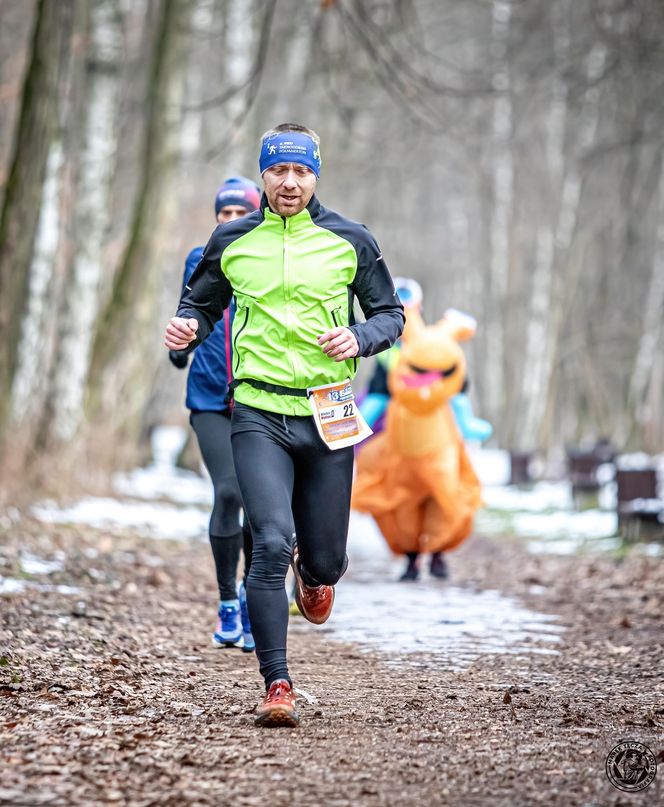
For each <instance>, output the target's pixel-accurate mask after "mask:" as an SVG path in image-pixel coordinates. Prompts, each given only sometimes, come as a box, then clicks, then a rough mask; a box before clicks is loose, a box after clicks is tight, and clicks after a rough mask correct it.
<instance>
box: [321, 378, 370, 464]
mask: <svg viewBox="0 0 664 807" xmlns="http://www.w3.org/2000/svg"><path fill="white" fill-rule="evenodd" d="M307 395H308V397H309V405H310V406H311V411H312V413H313V416H314V421H315V422H316V428H317V429H318V434H320V437H321V440H322V441H323V442H324V443H325V445H326V446H327V447H328V448H330V449H332V451H336V449H338V448H346V446H354V445H355V444H356V443H361V442H362V440H365V439H366V438H367V437H369V436H370V435H372V434H373V432H372V431H371V429H370V428H369V425H368V424H367V422H366V420H365V419H364V418H363V417H362V415H361V413H360V410H359V409H358V408H357V404H356V402H355V395H354V394H353V388H352V386H351V383H350V380H349V379H346V381H341V382H340V383H337V384H323V385H322V386H320V387H309V389H308V390H307Z"/></svg>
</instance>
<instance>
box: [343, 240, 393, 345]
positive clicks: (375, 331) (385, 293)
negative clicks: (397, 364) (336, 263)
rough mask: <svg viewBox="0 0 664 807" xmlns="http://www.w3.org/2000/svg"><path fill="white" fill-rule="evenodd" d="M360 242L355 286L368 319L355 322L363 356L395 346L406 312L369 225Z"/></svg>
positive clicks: (357, 249)
mask: <svg viewBox="0 0 664 807" xmlns="http://www.w3.org/2000/svg"><path fill="white" fill-rule="evenodd" d="M363 230H364V232H363V237H361V238H360V239H359V240H358V241H357V242H356V246H355V249H356V251H357V272H356V274H355V280H354V281H353V283H352V285H351V289H352V291H353V293H354V294H355V296H356V297H357V299H358V302H359V303H360V308H361V309H362V311H363V313H364V316H365V317H366V318H367V321H366V322H362V323H358V324H356V325H351V326H350V330H351V331H352V332H353V333H354V334H355V338H356V339H357V342H358V345H359V347H360V350H359V353H358V355H359V356H373V355H375V354H376V353H380V352H381V351H383V350H387V348H389V347H391V346H392V345H393V344H394V343H395V342H396V341H397V339H398V338H399V337H400V336H401V332H402V331H403V326H404V321H405V319H404V313H403V306H402V305H401V301H400V300H399V297H398V295H397V293H396V291H395V289H394V284H393V283H392V278H391V277H390V273H389V270H388V268H387V265H386V264H385V261H384V260H383V256H382V255H381V253H380V249H379V248H378V244H377V243H376V242H375V240H374V239H373V237H372V235H371V234H370V233H369V231H368V230H366V228H363Z"/></svg>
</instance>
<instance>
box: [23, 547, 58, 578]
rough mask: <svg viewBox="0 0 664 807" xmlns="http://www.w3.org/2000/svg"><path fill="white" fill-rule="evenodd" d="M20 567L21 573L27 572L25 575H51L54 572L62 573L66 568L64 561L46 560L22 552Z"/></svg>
mask: <svg viewBox="0 0 664 807" xmlns="http://www.w3.org/2000/svg"><path fill="white" fill-rule="evenodd" d="M19 565H20V567H21V571H23V572H25V574H51V573H52V572H61V571H62V570H63V568H64V563H63V560H62V559H59V560H44V559H43V558H38V557H37V556H36V555H32V554H31V553H30V552H21V557H20V559H19Z"/></svg>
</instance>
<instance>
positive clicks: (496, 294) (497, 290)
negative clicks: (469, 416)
mask: <svg viewBox="0 0 664 807" xmlns="http://www.w3.org/2000/svg"><path fill="white" fill-rule="evenodd" d="M511 16H512V4H511V0H493V3H492V36H491V51H492V62H493V90H494V92H495V98H494V101H493V124H492V147H493V154H492V187H493V210H492V216H491V255H490V266H491V269H490V288H491V310H492V316H491V318H490V320H489V321H487V328H488V330H489V333H488V339H487V357H486V363H485V367H486V377H487V401H488V404H489V407H490V412H491V416H492V417H493V418H494V419H495V420H496V422H499V421H500V418H501V416H502V415H503V412H504V403H505V392H506V391H505V329H504V321H503V317H504V315H505V311H504V306H505V301H506V298H507V286H508V277H509V265H510V241H511V231H512V208H513V196H514V164H513V158H512V142H511V141H512V98H511V89H512V88H511V79H510V68H509V56H508V44H509V36H510V22H511Z"/></svg>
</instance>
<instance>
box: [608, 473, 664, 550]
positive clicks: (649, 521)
mask: <svg viewBox="0 0 664 807" xmlns="http://www.w3.org/2000/svg"><path fill="white" fill-rule="evenodd" d="M657 481H658V480H657V470H656V469H655V468H618V469H617V470H616V485H617V497H616V507H617V510H618V529H619V531H620V534H621V535H623V536H624V537H625V538H627V539H629V540H634V541H637V540H643V539H645V538H649V539H662V538H664V499H661V498H660V497H659V495H658V485H657Z"/></svg>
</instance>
